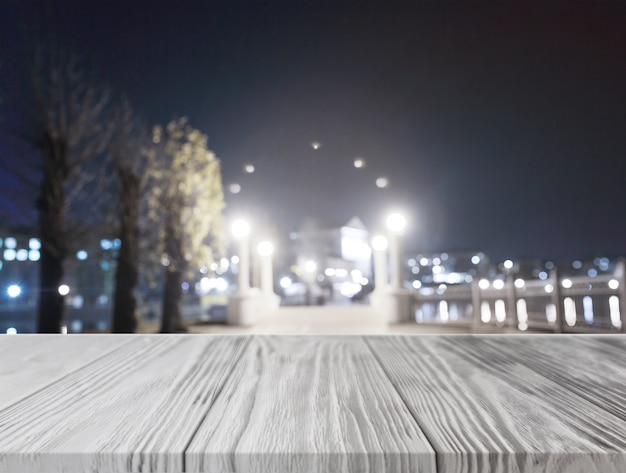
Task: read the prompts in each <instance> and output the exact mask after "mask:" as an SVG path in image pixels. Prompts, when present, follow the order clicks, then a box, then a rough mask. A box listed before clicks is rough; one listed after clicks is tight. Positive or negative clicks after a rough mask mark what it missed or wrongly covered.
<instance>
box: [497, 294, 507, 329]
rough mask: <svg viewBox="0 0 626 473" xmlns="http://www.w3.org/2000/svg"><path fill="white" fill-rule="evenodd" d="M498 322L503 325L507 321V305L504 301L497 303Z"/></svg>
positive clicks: (499, 300) (500, 300)
mask: <svg viewBox="0 0 626 473" xmlns="http://www.w3.org/2000/svg"><path fill="white" fill-rule="evenodd" d="M495 308H496V320H497V321H498V322H499V323H502V322H504V321H505V320H506V304H505V302H504V301H503V300H502V299H498V300H497V301H496V303H495Z"/></svg>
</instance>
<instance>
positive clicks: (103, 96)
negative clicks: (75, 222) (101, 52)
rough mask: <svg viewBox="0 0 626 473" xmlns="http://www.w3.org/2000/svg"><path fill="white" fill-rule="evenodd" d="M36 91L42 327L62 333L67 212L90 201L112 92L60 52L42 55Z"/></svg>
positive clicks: (36, 72) (38, 64)
mask: <svg viewBox="0 0 626 473" xmlns="http://www.w3.org/2000/svg"><path fill="white" fill-rule="evenodd" d="M34 91H35V99H36V105H37V111H38V124H37V130H38V133H37V134H38V136H37V145H38V147H39V149H40V150H41V152H42V156H43V177H42V180H41V185H40V188H39V195H38V198H37V210H38V213H39V236H40V239H41V259H40V282H39V286H40V287H39V307H38V331H39V332H40V333H59V332H60V330H61V324H62V322H63V317H64V298H63V296H62V295H60V294H59V293H58V290H57V289H58V287H59V285H60V284H61V282H62V278H63V261H64V259H65V257H66V254H67V248H68V245H67V238H68V235H67V232H66V212H67V210H68V207H69V205H70V203H71V202H72V200H73V197H75V196H76V195H78V194H81V198H82V200H83V201H85V200H88V199H86V196H85V194H84V192H85V191H86V190H87V189H88V188H89V184H90V183H93V182H97V181H94V176H95V174H94V173H93V172H91V171H90V170H89V169H88V168H89V164H90V161H92V160H93V159H94V158H95V157H97V156H99V155H101V153H102V151H103V150H104V147H105V146H106V144H107V140H108V134H107V133H106V129H105V128H106V127H105V126H104V122H103V120H102V114H103V111H104V109H105V106H106V105H107V103H108V94H107V93H106V92H103V91H101V90H99V89H97V88H96V87H95V86H93V85H91V84H90V83H89V82H88V81H87V80H86V78H85V76H84V74H83V73H82V71H81V70H80V68H79V67H78V63H77V60H76V59H75V58H72V57H67V56H64V55H63V54H60V53H55V52H53V53H51V54H49V55H48V56H44V55H40V56H39V61H38V62H37V64H36V71H35V74H34ZM69 189H72V191H71V192H70V193H69V194H68V190H69Z"/></svg>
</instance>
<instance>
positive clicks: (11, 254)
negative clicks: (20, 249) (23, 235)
mask: <svg viewBox="0 0 626 473" xmlns="http://www.w3.org/2000/svg"><path fill="white" fill-rule="evenodd" d="M3 256H4V261H13V260H14V259H15V250H13V249H10V250H4V255H3Z"/></svg>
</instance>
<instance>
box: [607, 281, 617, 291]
mask: <svg viewBox="0 0 626 473" xmlns="http://www.w3.org/2000/svg"><path fill="white" fill-rule="evenodd" d="M618 287H619V281H618V280H617V279H611V280H610V281H609V288H611V289H613V290H615V289H617V288H618Z"/></svg>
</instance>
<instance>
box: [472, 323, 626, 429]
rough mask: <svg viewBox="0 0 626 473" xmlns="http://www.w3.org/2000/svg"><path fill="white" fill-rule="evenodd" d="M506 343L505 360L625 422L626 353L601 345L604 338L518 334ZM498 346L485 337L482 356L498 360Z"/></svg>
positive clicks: (491, 339)
mask: <svg viewBox="0 0 626 473" xmlns="http://www.w3.org/2000/svg"><path fill="white" fill-rule="evenodd" d="M506 341H507V348H509V350H507V354H506V356H507V357H508V358H510V359H511V360H514V361H516V362H518V363H521V364H523V365H524V366H526V367H528V368H529V369H531V370H533V371H536V372H537V373H539V374H541V375H543V376H545V377H547V378H549V379H551V380H552V381H554V382H555V383H558V384H559V385H561V386H563V387H565V388H566V389H568V390H570V391H572V392H573V393H575V394H576V395H578V396H580V397H582V398H584V399H586V400H587V401H589V402H591V403H593V404H595V405H596V406H598V407H599V408H601V409H604V410H605V411H607V412H610V413H611V414H613V415H615V416H616V417H619V418H620V419H622V420H623V421H626V353H624V352H623V351H622V350H620V349H619V348H615V347H614V346H611V345H610V344H608V345H607V344H605V343H603V342H606V341H608V340H607V337H606V336H603V337H597V336H595V335H591V336H588V335H584V336H568V337H563V336H561V335H548V336H545V335H534V336H533V335H521V336H513V337H510V338H507V340H506ZM625 341H626V340H625ZM610 343H612V341H611V342H610ZM501 345H502V342H501V339H500V338H490V337H485V338H484V339H482V340H481V344H480V349H481V354H482V355H483V356H487V357H492V358H493V359H497V357H498V356H499V353H498V352H499V351H500V348H501Z"/></svg>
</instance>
